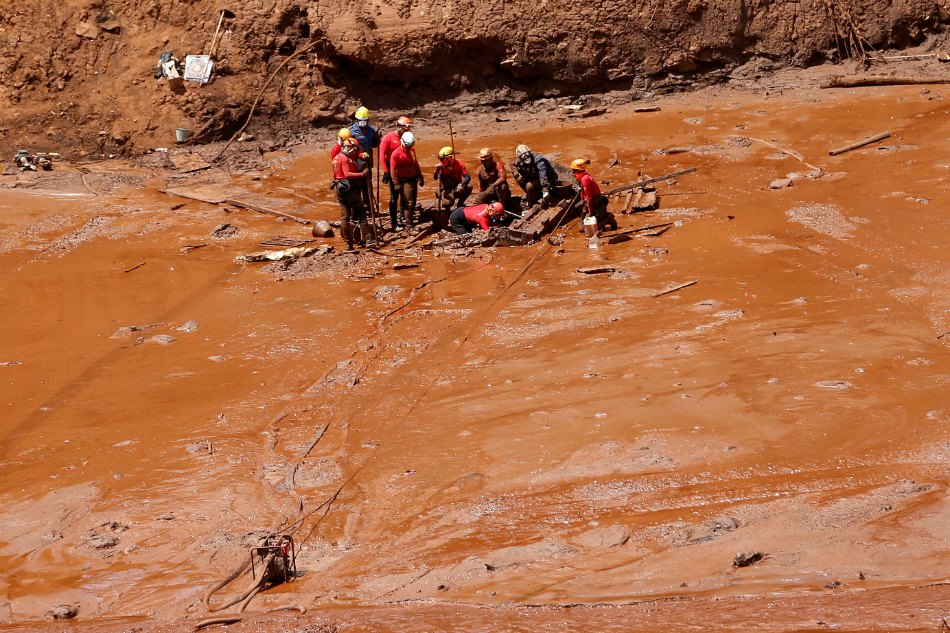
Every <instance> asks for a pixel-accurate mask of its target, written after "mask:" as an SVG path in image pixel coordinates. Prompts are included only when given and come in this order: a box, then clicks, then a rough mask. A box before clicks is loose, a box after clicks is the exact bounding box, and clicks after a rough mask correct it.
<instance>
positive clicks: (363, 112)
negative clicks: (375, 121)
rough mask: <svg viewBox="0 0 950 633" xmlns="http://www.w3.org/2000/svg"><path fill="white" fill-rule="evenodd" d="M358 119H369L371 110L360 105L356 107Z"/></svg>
mask: <svg viewBox="0 0 950 633" xmlns="http://www.w3.org/2000/svg"><path fill="white" fill-rule="evenodd" d="M355 116H356V120H357V121H366V120H368V119H369V110H367V109H366V108H365V107H364V106H360V107H358V108H357V109H356V115H355Z"/></svg>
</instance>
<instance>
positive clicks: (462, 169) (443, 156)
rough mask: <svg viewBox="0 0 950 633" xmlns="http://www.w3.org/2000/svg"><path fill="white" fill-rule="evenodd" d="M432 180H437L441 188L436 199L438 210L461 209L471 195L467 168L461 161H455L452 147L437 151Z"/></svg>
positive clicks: (470, 178)
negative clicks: (436, 162)
mask: <svg viewBox="0 0 950 633" xmlns="http://www.w3.org/2000/svg"><path fill="white" fill-rule="evenodd" d="M432 179H433V180H437V181H438V182H439V185H440V188H441V191H439V195H438V197H437V202H438V206H439V208H442V209H454V208H456V207H461V206H463V205H464V204H465V201H466V200H468V197H469V196H470V195H471V193H472V177H471V176H470V175H469V173H468V167H466V166H465V163H463V162H462V161H460V160H455V150H454V149H453V148H452V147H449V146H446V147H443V148H442V149H440V150H439V164H438V165H437V166H436V168H435V173H433V174H432Z"/></svg>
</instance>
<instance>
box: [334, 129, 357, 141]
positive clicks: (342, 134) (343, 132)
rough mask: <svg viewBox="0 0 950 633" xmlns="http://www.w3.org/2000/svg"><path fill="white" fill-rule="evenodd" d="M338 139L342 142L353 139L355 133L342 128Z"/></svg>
mask: <svg viewBox="0 0 950 633" xmlns="http://www.w3.org/2000/svg"><path fill="white" fill-rule="evenodd" d="M337 138H339V139H340V140H341V141H345V140H346V139H348V138H353V133H352V132H350V128H348V127H341V128H340V132H339V133H338V134H337Z"/></svg>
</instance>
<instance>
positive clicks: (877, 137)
mask: <svg viewBox="0 0 950 633" xmlns="http://www.w3.org/2000/svg"><path fill="white" fill-rule="evenodd" d="M890 135H891V133H890V132H882V133H881V134H875V135H874V136H872V137H871V138H866V139H864V140H863V141H858V142H857V143H851V144H850V145H845V146H844V147H839V148H838V149H833V150H831V151H830V152H828V155H829V156H837V155H838V154H844V153H845V152H850V151H851V150H853V149H858V148H859V147H864V146H865V145H870V144H871V143H877V142H878V141H883V140H884V139H886V138H887V137H889V136H890Z"/></svg>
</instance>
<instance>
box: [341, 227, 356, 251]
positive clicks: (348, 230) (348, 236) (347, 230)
mask: <svg viewBox="0 0 950 633" xmlns="http://www.w3.org/2000/svg"><path fill="white" fill-rule="evenodd" d="M340 232H341V233H343V241H344V242H346V250H348V251H351V250H353V224H352V223H350V222H347V221H345V220H344V221H343V222H342V223H341V224H340Z"/></svg>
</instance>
